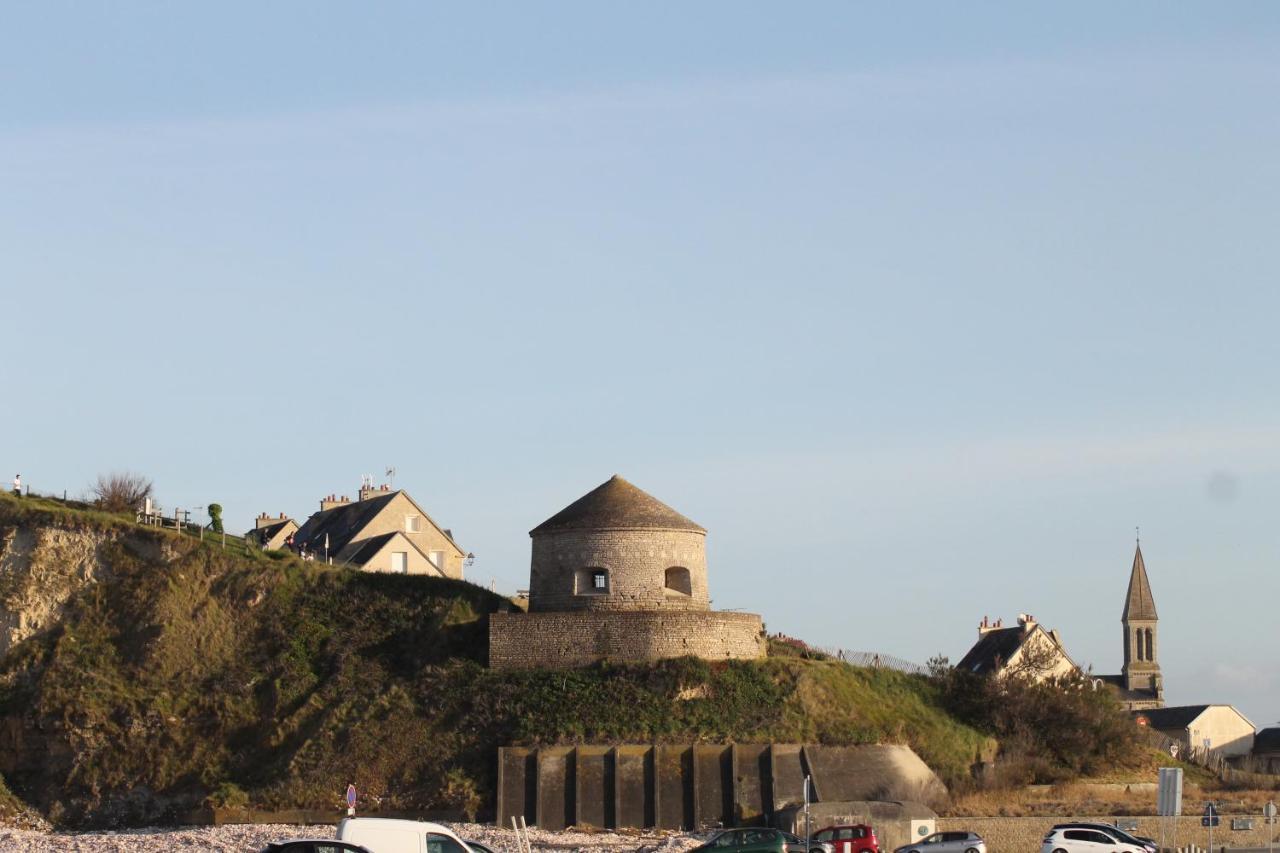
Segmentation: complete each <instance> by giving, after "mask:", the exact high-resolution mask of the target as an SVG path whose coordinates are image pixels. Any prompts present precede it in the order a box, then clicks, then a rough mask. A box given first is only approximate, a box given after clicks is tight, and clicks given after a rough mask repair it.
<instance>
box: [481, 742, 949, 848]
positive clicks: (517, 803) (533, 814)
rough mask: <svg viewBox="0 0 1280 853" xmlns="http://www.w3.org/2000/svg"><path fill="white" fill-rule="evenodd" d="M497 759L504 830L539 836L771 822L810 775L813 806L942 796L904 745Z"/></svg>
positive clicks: (641, 750)
mask: <svg viewBox="0 0 1280 853" xmlns="http://www.w3.org/2000/svg"><path fill="white" fill-rule="evenodd" d="M498 752H499V755H498V815H497V819H498V823H499V824H500V825H502V826H508V825H510V822H511V818H512V816H515V817H517V818H519V817H521V816H523V817H524V818H525V820H527V821H529V822H530V823H531V824H536V825H538V826H540V827H542V828H543V829H563V828H564V827H566V826H569V825H571V824H577V825H590V826H593V827H598V828H609V829H614V828H622V827H637V828H639V827H646V828H647V827H655V826H657V827H662V828H666V829H699V828H704V827H712V826H735V825H765V824H771V823H776V821H775V817H777V816H778V815H780V814H781V813H782V812H783V811H784V810H786V809H788V808H791V807H795V806H797V805H798V804H799V803H801V802H802V801H803V798H804V794H803V779H804V775H805V773H809V772H811V773H812V774H813V776H814V782H815V786H814V787H815V789H816V790H817V791H818V792H819V795H818V798H817V801H830V800H831V797H830V796H828V795H825V794H822V793H821V792H822V791H824V790H825V791H831V792H837V793H841V794H847V793H849V792H875V796H876V797H880V798H883V799H886V800H910V799H911V798H912V797H911V794H912V793H913V792H917V791H921V790H929V791H934V790H938V791H943V792H945V789H943V788H942V783H941V782H939V781H938V780H937V777H936V776H934V775H933V774H932V773H931V772H930V771H929V769H928V768H927V767H925V766H924V763H923V762H921V761H920V759H919V758H917V757H916V755H915V753H913V752H911V750H910V749H908V748H907V747H903V746H891V745H884V746H851V747H806V746H800V745H797V744H776V745H771V744H737V745H733V746H729V745H716V744H696V745H691V746H682V745H669V746H614V747H606V746H580V747H541V748H536V749H533V748H523V747H504V748H503V749H500V750H499V751H498ZM811 752H812V753H813V754H812V756H811V755H810V753H811ZM913 762H914V763H913ZM863 799H868V797H863ZM926 811H927V810H926ZM929 816H930V817H931V816H932V813H929Z"/></svg>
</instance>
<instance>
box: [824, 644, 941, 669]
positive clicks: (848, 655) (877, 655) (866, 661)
mask: <svg viewBox="0 0 1280 853" xmlns="http://www.w3.org/2000/svg"><path fill="white" fill-rule="evenodd" d="M818 651H820V652H822V653H823V654H826V655H830V656H831V657H833V658H835V659H836V660H841V661H844V662H845V663H847V664H851V665H853V666H865V667H869V668H872V669H893V670H897V671H898V672H905V673H908V674H910V675H928V674H929V668H928V667H926V666H921V665H920V664H918V663H912V662H911V661H909V660H904V659H903V658H900V657H895V656H894V655H886V654H884V653H882V652H855V651H850V650H849V649H839V648H818Z"/></svg>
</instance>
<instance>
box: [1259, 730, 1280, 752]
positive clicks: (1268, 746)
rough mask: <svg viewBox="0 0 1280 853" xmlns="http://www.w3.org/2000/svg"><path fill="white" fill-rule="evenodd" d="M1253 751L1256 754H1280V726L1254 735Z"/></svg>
mask: <svg viewBox="0 0 1280 853" xmlns="http://www.w3.org/2000/svg"><path fill="white" fill-rule="evenodd" d="M1253 751H1254V752H1255V753H1263V752H1280V726H1272V727H1271V728H1269V729H1263V730H1262V731H1260V732H1258V733H1257V734H1256V735H1254V738H1253Z"/></svg>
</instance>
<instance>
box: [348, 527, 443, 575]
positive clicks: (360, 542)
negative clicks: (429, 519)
mask: <svg viewBox="0 0 1280 853" xmlns="http://www.w3.org/2000/svg"><path fill="white" fill-rule="evenodd" d="M396 537H399V538H401V539H403V540H404V543H405V544H406V545H408V546H409V547H410V548H412V549H413V550H415V551H417V552H418V553H419V554H421V555H422V559H424V560H426V561H427V562H428V563H430V562H431V558H430V557H428V556H427V555H426V554H423V553H422V549H421V548H419V547H418V546H417V544H416V543H415V542H414V541H413V540H412V539H410V538H409V537H408V536H405V535H404V534H403V533H402V532H400V531H399V530H393V531H391V532H390V533H383V534H382V535H380V536H370V537H369V538H368V539H357V540H356V541H355V542H352V543H351V544H350V545H349V546H348V547H347V553H345V554H339V555H338V557H337V559H338V562H340V563H342V564H343V565H352V566H364V564H365V563H367V562H369V561H370V560H372V559H373V558H374V557H376V556H378V552H379V551H381V550H382V549H383V548H384V547H386V545H387V543H388V542H390V541H391V540H392V539H395V538H396ZM433 565H434V564H433ZM436 573H437V574H440V575H443V574H444V572H442V571H441V570H440V567H439V566H436Z"/></svg>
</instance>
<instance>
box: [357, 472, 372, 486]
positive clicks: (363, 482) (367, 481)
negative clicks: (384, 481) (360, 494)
mask: <svg viewBox="0 0 1280 853" xmlns="http://www.w3.org/2000/svg"><path fill="white" fill-rule="evenodd" d="M360 488H362V489H372V488H373V475H372V474H361V475H360Z"/></svg>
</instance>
